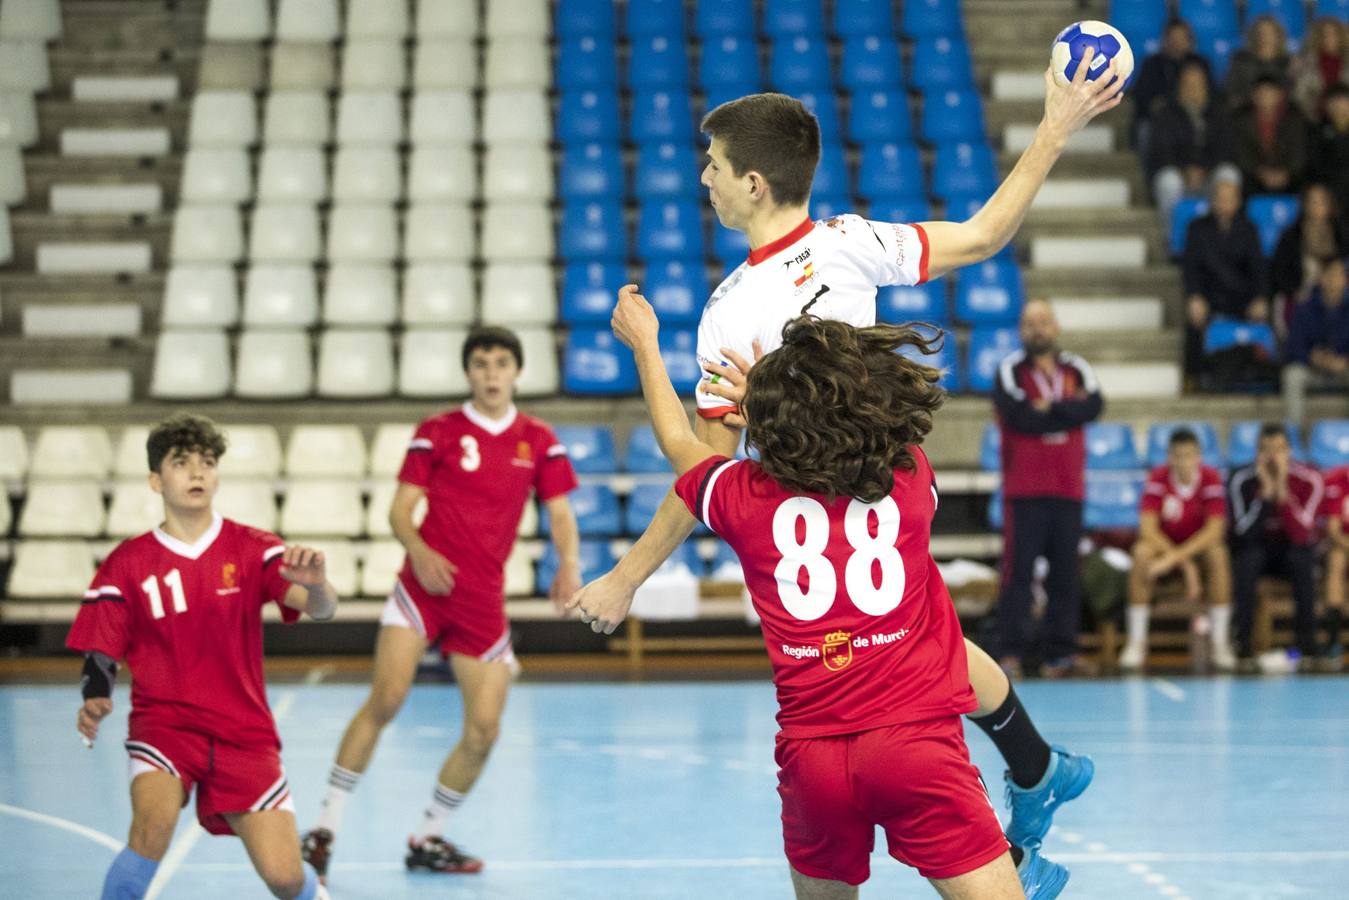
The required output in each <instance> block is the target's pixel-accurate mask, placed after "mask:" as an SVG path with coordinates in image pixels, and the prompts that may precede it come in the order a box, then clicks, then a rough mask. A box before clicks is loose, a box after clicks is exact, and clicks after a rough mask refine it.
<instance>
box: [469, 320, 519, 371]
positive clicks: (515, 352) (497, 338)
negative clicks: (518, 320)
mask: <svg viewBox="0 0 1349 900" xmlns="http://www.w3.org/2000/svg"><path fill="white" fill-rule="evenodd" d="M495 347H504V348H505V349H507V350H509V351H510V354H511V356H514V357H515V364H516V366H518V367H520V368H521V369H523V368H524V367H525V350H524V348H523V347H522V346H520V338H519V336H518V335H516V333H515V332H514V331H511V330H510V329H509V328H502V327H501V326H500V325H478V326H475V327H474V328H473V330H472V331H470V332H469V333H468V337H467V338H465V339H464V350H463V353H462V354H461V356H462V362H463V364H464V371H465V372H467V371H468V358H469V356H471V355H472V354H473V351H474V350H491V349H493V348H495Z"/></svg>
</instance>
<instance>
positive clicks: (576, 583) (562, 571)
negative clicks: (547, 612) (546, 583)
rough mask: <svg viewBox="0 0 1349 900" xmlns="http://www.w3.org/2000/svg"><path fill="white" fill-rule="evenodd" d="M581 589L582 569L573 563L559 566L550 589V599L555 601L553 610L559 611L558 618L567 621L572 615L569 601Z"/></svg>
mask: <svg viewBox="0 0 1349 900" xmlns="http://www.w3.org/2000/svg"><path fill="white" fill-rule="evenodd" d="M580 589H581V570H580V568H579V567H578V566H576V565H575V564H571V563H564V564H563V565H561V566H559V567H558V570H557V575H555V576H554V577H553V584H552V587H550V588H549V589H548V599H549V600H551V601H553V608H554V609H556V610H557V614H558V616H560V617H561V618H563V619H565V618H567V617H568V616H570V615H571V607H570V606H568V604H567V601H568V600H570V599H571V598H572V596H573V595H575V593H576V592H577V591H579V590H580Z"/></svg>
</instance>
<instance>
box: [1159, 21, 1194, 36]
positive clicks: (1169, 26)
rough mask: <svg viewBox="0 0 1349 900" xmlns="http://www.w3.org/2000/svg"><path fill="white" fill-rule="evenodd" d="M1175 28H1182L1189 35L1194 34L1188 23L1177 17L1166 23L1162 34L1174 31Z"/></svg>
mask: <svg viewBox="0 0 1349 900" xmlns="http://www.w3.org/2000/svg"><path fill="white" fill-rule="evenodd" d="M1177 28H1184V29H1185V30H1186V31H1188V32H1189V33H1190V34H1194V29H1193V28H1191V27H1190V23H1189V22H1187V21H1185V20H1184V19H1182V18H1179V17H1177V18H1174V19H1171V20H1170V21H1168V22H1167V23H1166V28H1165V29H1164V30H1163V32H1162V33H1163V34H1166V33H1167V32H1170V31H1175V30H1176V29H1177Z"/></svg>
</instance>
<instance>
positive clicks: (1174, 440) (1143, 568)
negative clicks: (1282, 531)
mask: <svg viewBox="0 0 1349 900" xmlns="http://www.w3.org/2000/svg"><path fill="white" fill-rule="evenodd" d="M1226 536H1227V501H1226V499H1225V491H1224V488H1223V478H1222V475H1220V474H1218V470H1217V469H1215V468H1213V467H1212V466H1206V465H1204V455H1203V452H1202V451H1201V449H1200V447H1199V438H1198V437H1197V436H1196V435H1195V433H1194V432H1193V431H1190V430H1189V429H1188V428H1178V429H1176V430H1175V431H1173V432H1172V433H1171V440H1170V443H1169V445H1168V447H1167V451H1166V463H1165V464H1164V465H1160V466H1158V467H1157V468H1155V469H1153V470H1152V472H1151V473H1149V475H1148V481H1147V484H1146V485H1145V486H1144V488H1143V500H1142V502H1141V503H1140V504H1139V513H1138V542H1137V543H1135V544H1134V551H1133V554H1134V567H1133V569H1132V570H1131V571H1130V573H1129V612H1128V640H1127V641H1125V644H1124V651H1123V652H1122V653H1121V654H1120V657H1119V665H1120V668H1121V669H1123V670H1125V671H1137V670H1138V669H1141V668H1143V663H1144V662H1145V661H1146V660H1147V652H1148V618H1149V613H1150V611H1151V608H1150V606H1149V604H1151V602H1152V598H1153V593H1154V591H1155V590H1156V587H1157V582H1158V580H1159V579H1161V578H1163V577H1165V576H1167V575H1179V576H1180V577H1181V578H1183V579H1184V582H1185V599H1186V600H1188V601H1189V602H1191V603H1196V602H1198V601H1199V599H1200V597H1201V596H1202V595H1203V593H1204V591H1203V588H1204V587H1207V588H1208V591H1207V594H1208V596H1207V599H1208V604H1209V621H1210V623H1211V624H1212V626H1213V627H1212V632H1211V633H1212V638H1213V663H1214V666H1215V667H1216V668H1217V669H1218V670H1219V671H1231V670H1232V669H1233V668H1235V667H1236V658H1235V657H1234V656H1233V655H1232V648H1231V646H1230V645H1229V643H1228V623H1229V622H1230V621H1231V615H1230V613H1231V606H1230V604H1231V600H1232V582H1231V566H1232V561H1231V559H1230V558H1229V557H1228V555H1227V542H1226V540H1225V538H1226ZM1201 567H1202V569H1203V578H1202V580H1201V577H1200V568H1201Z"/></svg>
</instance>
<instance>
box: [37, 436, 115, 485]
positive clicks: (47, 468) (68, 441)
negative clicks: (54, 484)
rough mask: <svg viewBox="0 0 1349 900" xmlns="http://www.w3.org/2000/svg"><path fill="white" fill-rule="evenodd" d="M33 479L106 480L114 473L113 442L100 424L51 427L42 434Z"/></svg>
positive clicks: (39, 437)
mask: <svg viewBox="0 0 1349 900" xmlns="http://www.w3.org/2000/svg"><path fill="white" fill-rule="evenodd" d="M30 458H31V460H32V463H31V466H30V468H29V470H28V475H29V477H31V478H95V479H98V478H106V477H107V475H108V473H109V472H110V471H112V441H111V440H109V439H108V433H107V432H106V431H104V430H103V429H102V428H99V427H98V426H96V425H49V426H48V427H46V428H44V429H42V430H41V431H39V432H38V435H37V442H36V443H35V444H34V445H33V455H32V457H30Z"/></svg>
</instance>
